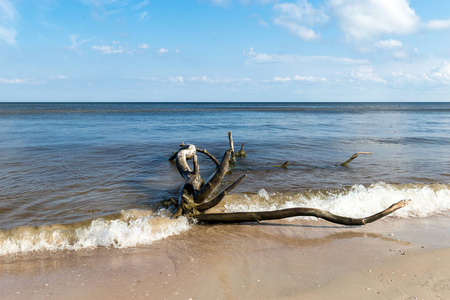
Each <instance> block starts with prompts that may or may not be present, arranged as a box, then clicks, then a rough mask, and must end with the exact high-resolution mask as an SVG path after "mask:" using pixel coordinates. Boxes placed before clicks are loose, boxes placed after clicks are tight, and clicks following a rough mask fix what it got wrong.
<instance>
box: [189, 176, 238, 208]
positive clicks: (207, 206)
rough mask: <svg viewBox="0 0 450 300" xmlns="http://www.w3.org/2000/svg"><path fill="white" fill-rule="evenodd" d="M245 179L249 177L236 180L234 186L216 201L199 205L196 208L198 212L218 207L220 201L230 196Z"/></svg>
mask: <svg viewBox="0 0 450 300" xmlns="http://www.w3.org/2000/svg"><path fill="white" fill-rule="evenodd" d="M245 177H247V175H245V174H244V175H242V176H241V177H239V178H238V180H236V181H235V182H233V184H231V185H230V186H229V187H227V188H226V189H225V190H224V191H223V192H222V193H220V194H219V195H218V196H217V197H215V198H214V199H212V200H211V201H209V202H206V203H202V204H200V205H198V206H197V207H196V209H197V211H198V212H204V211H206V210H208V209H210V208H213V207H214V206H216V205H217V204H219V203H220V201H222V199H223V198H224V197H225V196H226V195H228V194H229V193H230V192H231V191H232V190H233V189H234V188H235V187H236V186H237V185H238V184H239V183H241V182H242V180H244V179H245Z"/></svg>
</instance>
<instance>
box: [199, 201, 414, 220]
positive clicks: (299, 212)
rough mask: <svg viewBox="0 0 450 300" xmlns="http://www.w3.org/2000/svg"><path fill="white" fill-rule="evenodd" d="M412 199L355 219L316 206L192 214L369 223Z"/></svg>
mask: <svg viewBox="0 0 450 300" xmlns="http://www.w3.org/2000/svg"><path fill="white" fill-rule="evenodd" d="M409 202H410V200H401V201H399V202H397V203H394V204H392V205H391V206H390V207H389V208H387V209H385V210H383V211H381V212H379V213H377V214H374V215H372V216H370V217H366V218H361V219H353V218H348V217H341V216H337V215H334V214H332V213H330V212H328V211H324V210H320V209H316V208H306V207H299V208H288V209H281V210H275V211H262V212H236V213H217V214H199V215H195V216H191V218H192V219H195V220H197V221H198V222H201V223H208V224H213V223H242V222H260V221H264V220H278V219H284V218H290V217H299V216H308V217H317V218H321V219H324V220H327V221H330V222H332V223H336V224H342V225H365V224H368V223H372V222H375V221H377V220H379V219H381V218H383V217H385V216H387V215H389V214H391V213H393V212H394V211H396V210H397V209H399V208H402V207H404V206H406V205H408V203H409Z"/></svg>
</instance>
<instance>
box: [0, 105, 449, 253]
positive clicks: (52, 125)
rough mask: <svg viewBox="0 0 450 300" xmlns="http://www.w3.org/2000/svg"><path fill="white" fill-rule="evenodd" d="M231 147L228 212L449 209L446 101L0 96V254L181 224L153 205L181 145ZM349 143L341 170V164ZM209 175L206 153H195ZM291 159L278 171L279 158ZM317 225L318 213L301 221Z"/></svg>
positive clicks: (171, 175)
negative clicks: (403, 203)
mask: <svg viewBox="0 0 450 300" xmlns="http://www.w3.org/2000/svg"><path fill="white" fill-rule="evenodd" d="M229 131H230V132H232V135H233V140H234V144H235V148H236V151H237V150H239V148H240V147H241V145H242V143H245V145H244V150H245V151H246V153H247V156H246V157H238V158H237V161H236V164H234V165H232V166H230V169H229V172H228V174H227V175H226V177H225V178H224V180H223V182H222V185H221V186H220V187H219V189H218V190H217V191H216V194H217V193H219V192H221V191H222V190H223V189H225V188H226V187H227V186H228V185H230V184H231V183H232V182H234V181H235V180H236V179H237V178H238V177H239V176H241V175H243V174H246V175H247V178H246V179H245V180H244V181H243V182H242V183H241V184H240V185H239V186H238V187H237V188H235V189H234V190H233V192H232V193H231V195H230V196H228V197H227V198H226V200H224V201H225V203H224V205H223V207H222V208H221V209H222V211H224V212H237V211H266V210H275V209H283V208H290V207H314V208H320V209H324V210H327V211H330V212H332V213H334V214H338V215H342V216H348V217H354V218H357V217H364V216H368V215H372V214H374V213H376V212H378V211H381V210H383V209H385V208H387V207H388V206H390V205H391V204H393V203H395V202H397V201H400V200H403V199H411V204H410V205H408V206H407V207H405V208H402V209H400V210H398V211H397V212H395V213H394V214H392V215H391V216H388V217H386V219H387V220H389V218H430V217H433V216H438V215H440V216H447V217H450V147H449V146H450V103H431V102H430V103H429V102H427V103H396V102H392V103H280V102H272V103H0V255H3V256H4V255H16V254H23V253H28V252H40V251H59V250H78V249H83V248H92V247H94V248H95V247H111V248H126V247H136V246H145V245H149V244H152V243H154V242H157V241H158V240H161V239H165V238H167V237H169V236H172V235H178V234H181V233H183V232H185V231H187V230H190V228H192V226H196V225H195V224H191V223H190V222H189V220H187V219H186V218H184V217H180V218H177V219H173V218H171V214H172V212H171V210H170V208H161V206H160V203H161V202H162V201H165V200H167V199H169V198H171V197H174V198H177V197H178V195H179V192H180V187H181V186H182V184H183V183H184V179H183V178H182V177H181V176H180V174H179V173H178V171H177V168H176V166H175V164H174V163H173V162H172V161H169V160H168V158H169V157H170V156H171V155H172V153H173V152H174V151H177V150H178V149H179V148H180V143H185V144H194V145H195V146H197V147H198V148H202V149H206V150H208V152H210V153H212V154H213V155H214V156H215V157H217V158H218V159H221V158H222V156H223V154H224V152H225V151H226V150H227V149H228V148H229V140H228V132H229ZM356 152H369V153H371V154H360V155H359V156H358V157H357V158H356V159H355V160H353V161H352V162H351V163H349V164H348V165H347V166H341V165H340V164H341V163H342V162H344V161H346V160H347V159H349V158H350V157H351V156H352V155H353V154H354V153H356ZM198 155H199V163H200V172H201V174H202V176H203V177H204V178H208V176H209V175H210V174H212V173H213V172H214V170H215V165H214V163H213V162H212V161H211V160H210V159H209V158H207V157H206V156H204V155H203V154H201V153H199V154H198ZM286 161H288V165H287V168H280V167H279V166H280V165H282V164H284V163H285V162H286ZM309 220H310V222H312V223H313V224H314V222H315V219H313V218H309Z"/></svg>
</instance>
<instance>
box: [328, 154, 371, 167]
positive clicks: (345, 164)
mask: <svg viewBox="0 0 450 300" xmlns="http://www.w3.org/2000/svg"><path fill="white" fill-rule="evenodd" d="M359 154H367V155H371V154H372V153H371V152H356V153H355V154H353V155H352V157H350V158H349V159H348V160H346V161H344V162H343V163H342V164H340V165H338V164H336V166H343V167H346V166H347V165H348V164H349V163H350V162H351V161H352V160H354V159H355V158H357V157H358V155H359Z"/></svg>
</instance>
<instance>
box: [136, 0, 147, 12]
mask: <svg viewBox="0 0 450 300" xmlns="http://www.w3.org/2000/svg"><path fill="white" fill-rule="evenodd" d="M147 5H148V1H147V0H144V1H142V2H140V3H139V4H136V5H135V6H133V9H135V10H138V9H141V8H144V7H145V6H147Z"/></svg>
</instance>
